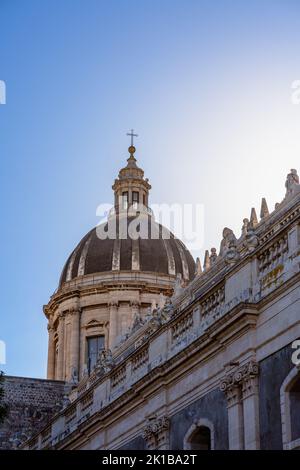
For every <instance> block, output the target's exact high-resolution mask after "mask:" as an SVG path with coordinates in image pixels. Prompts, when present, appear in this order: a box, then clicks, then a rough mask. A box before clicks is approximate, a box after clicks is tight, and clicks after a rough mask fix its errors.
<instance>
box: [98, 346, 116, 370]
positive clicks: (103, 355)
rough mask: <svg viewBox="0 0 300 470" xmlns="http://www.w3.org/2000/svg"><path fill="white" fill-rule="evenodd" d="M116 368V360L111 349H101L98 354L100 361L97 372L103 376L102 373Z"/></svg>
mask: <svg viewBox="0 0 300 470" xmlns="http://www.w3.org/2000/svg"><path fill="white" fill-rule="evenodd" d="M113 366H114V360H113V357H112V352H111V350H110V349H101V350H100V351H99V353H98V359H97V362H96V365H95V372H96V373H97V374H101V372H104V373H106V372H109V371H110V370H111V369H112V367H113Z"/></svg>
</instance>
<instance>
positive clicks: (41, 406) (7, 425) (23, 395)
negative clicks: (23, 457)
mask: <svg viewBox="0 0 300 470" xmlns="http://www.w3.org/2000/svg"><path fill="white" fill-rule="evenodd" d="M3 389H4V402H5V404H6V405H7V406H8V415H7V417H6V419H5V421H4V422H3V423H2V424H1V425H0V449H16V448H18V446H19V445H20V444H21V443H22V442H24V441H26V440H27V439H28V438H29V437H30V436H31V435H32V434H34V433H36V432H37V431H38V430H40V429H42V428H43V427H44V426H45V425H46V424H47V422H48V421H49V419H50V418H51V417H52V416H53V414H55V413H56V412H57V411H59V410H60V409H61V408H62V405H63V401H64V397H65V396H66V394H67V393H68V392H69V390H70V387H69V386H67V385H66V384H65V383H64V382H56V381H52V380H43V379H31V378H25V377H24V378H23V377H10V376H5V380H4V383H3Z"/></svg>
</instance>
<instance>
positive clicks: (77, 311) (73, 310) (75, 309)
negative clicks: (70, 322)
mask: <svg viewBox="0 0 300 470" xmlns="http://www.w3.org/2000/svg"><path fill="white" fill-rule="evenodd" d="M81 312H82V308H81V307H71V308H69V310H68V315H76V314H78V315H79V314H80V313H81Z"/></svg>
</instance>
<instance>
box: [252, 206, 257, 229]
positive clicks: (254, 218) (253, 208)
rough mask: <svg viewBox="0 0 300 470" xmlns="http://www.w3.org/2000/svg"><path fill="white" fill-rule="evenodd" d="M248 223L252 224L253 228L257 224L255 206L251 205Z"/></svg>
mask: <svg viewBox="0 0 300 470" xmlns="http://www.w3.org/2000/svg"><path fill="white" fill-rule="evenodd" d="M250 224H251V225H252V227H253V228H254V227H256V225H257V224H258V219H257V215H256V210H255V207H252V209H251V214H250Z"/></svg>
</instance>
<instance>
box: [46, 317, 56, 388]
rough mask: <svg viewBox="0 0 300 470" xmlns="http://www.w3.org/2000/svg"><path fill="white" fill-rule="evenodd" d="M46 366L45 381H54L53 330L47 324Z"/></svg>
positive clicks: (50, 325) (49, 324) (50, 324)
mask: <svg viewBox="0 0 300 470" xmlns="http://www.w3.org/2000/svg"><path fill="white" fill-rule="evenodd" d="M47 328H48V364H47V379H50V380H54V379H55V343H54V328H53V325H52V323H50V322H49V323H48V326H47Z"/></svg>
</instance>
